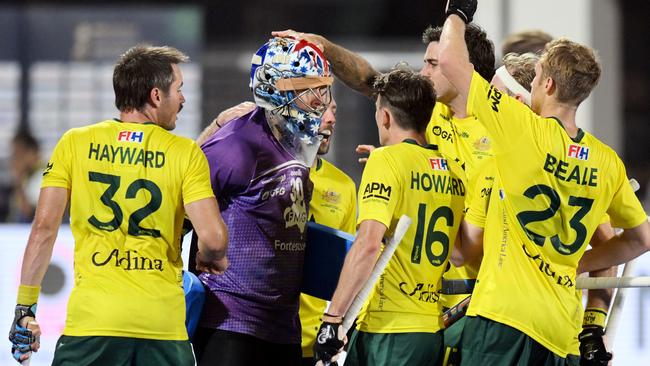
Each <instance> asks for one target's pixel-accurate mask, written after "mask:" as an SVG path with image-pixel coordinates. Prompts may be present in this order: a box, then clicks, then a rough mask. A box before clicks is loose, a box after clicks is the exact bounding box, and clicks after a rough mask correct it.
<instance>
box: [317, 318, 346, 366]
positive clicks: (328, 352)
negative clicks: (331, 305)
mask: <svg viewBox="0 0 650 366" xmlns="http://www.w3.org/2000/svg"><path fill="white" fill-rule="evenodd" d="M342 327H343V325H342V324H341V323H330V322H323V323H321V325H320V328H319V329H318V333H316V343H314V362H318V361H323V362H330V361H331V360H332V357H334V356H336V355H337V354H338V353H339V352H340V351H341V349H342V348H343V345H345V343H344V342H343V340H341V339H340V338H339V332H343V328H342Z"/></svg>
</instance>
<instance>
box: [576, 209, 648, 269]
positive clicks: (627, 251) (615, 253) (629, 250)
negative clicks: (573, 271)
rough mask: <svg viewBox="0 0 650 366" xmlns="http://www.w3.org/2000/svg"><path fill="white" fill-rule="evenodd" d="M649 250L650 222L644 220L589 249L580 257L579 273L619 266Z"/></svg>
mask: <svg viewBox="0 0 650 366" xmlns="http://www.w3.org/2000/svg"><path fill="white" fill-rule="evenodd" d="M647 251H650V224H649V223H648V222H647V221H644V222H643V223H641V224H640V225H638V226H636V227H634V228H632V229H626V230H624V231H623V233H622V234H621V235H617V236H614V237H613V238H611V239H609V240H608V241H606V242H605V243H603V244H602V245H598V246H596V247H594V248H593V249H591V250H587V251H586V252H585V253H584V255H583V256H582V258H580V262H579V263H578V270H577V273H583V272H593V271H598V270H603V269H607V268H610V267H613V266H617V265H619V264H623V263H626V262H629V261H630V260H631V259H634V258H636V257H638V256H640V255H641V254H643V253H645V252H647Z"/></svg>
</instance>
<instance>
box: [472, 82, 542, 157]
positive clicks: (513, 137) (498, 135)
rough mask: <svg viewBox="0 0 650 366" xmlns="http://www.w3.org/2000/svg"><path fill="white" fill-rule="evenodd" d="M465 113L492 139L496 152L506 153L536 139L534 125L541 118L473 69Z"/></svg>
mask: <svg viewBox="0 0 650 366" xmlns="http://www.w3.org/2000/svg"><path fill="white" fill-rule="evenodd" d="M467 113H468V114H469V115H474V116H476V117H477V118H478V120H479V121H480V122H481V123H482V124H483V125H484V126H485V128H486V130H487V131H488V133H489V134H490V136H491V137H492V139H493V140H494V144H493V146H492V147H493V149H494V151H495V153H496V154H499V153H503V152H507V151H509V150H511V149H512V148H515V147H517V145H518V144H520V143H522V142H524V141H531V140H532V141H535V136H534V130H535V125H536V124H537V123H540V119H541V117H539V116H538V115H537V114H535V113H534V112H533V111H532V110H531V109H530V108H528V106H526V105H525V104H524V103H521V102H519V101H518V100H516V99H515V98H512V97H510V96H509V95H507V94H506V93H502V92H501V91H499V89H497V88H495V87H493V86H492V85H490V84H489V83H488V82H487V81H486V80H485V79H483V77H482V76H481V75H479V74H478V73H477V72H474V74H473V75H472V82H471V84H470V89H469V94H468V96H467Z"/></svg>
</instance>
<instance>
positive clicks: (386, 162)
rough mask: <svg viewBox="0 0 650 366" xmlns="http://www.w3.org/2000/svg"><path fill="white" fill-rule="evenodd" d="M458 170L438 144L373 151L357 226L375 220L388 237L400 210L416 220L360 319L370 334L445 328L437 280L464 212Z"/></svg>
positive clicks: (461, 178) (362, 188) (365, 173)
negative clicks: (380, 224) (443, 153)
mask: <svg viewBox="0 0 650 366" xmlns="http://www.w3.org/2000/svg"><path fill="white" fill-rule="evenodd" d="M465 192H466V186H465V182H464V173H463V170H462V168H460V166H459V165H458V164H456V163H455V162H454V161H452V160H449V159H446V158H444V157H443V156H442V155H441V154H440V153H439V152H438V151H437V150H436V149H435V147H433V146H431V145H429V146H426V147H423V146H419V145H417V144H416V143H415V142H413V141H411V140H406V141H404V142H402V143H399V144H396V145H391V146H386V147H381V148H378V149H376V150H375V151H373V152H372V153H371V154H370V157H369V158H368V162H367V163H366V167H365V169H364V171H363V177H362V180H361V185H360V187H359V195H358V200H359V218H358V220H357V222H358V223H359V224H360V223H361V222H363V221H365V220H376V221H378V222H381V223H383V224H384V225H385V226H386V227H387V233H386V236H387V237H389V236H391V235H392V234H393V230H394V229H395V225H396V223H397V221H398V220H399V218H400V217H401V216H402V215H407V216H409V217H410V218H411V219H412V220H413V223H412V224H411V226H410V228H409V229H408V231H407V232H406V235H405V236H404V239H402V241H401V242H400V244H399V245H398V247H397V249H396V251H395V254H394V256H393V257H392V259H391V260H390V262H389V264H388V266H387V267H386V269H385V270H384V273H383V274H382V275H381V277H380V279H379V281H378V283H377V285H376V286H375V288H374V289H373V291H372V292H371V294H370V297H369V300H368V302H367V304H366V305H365V306H364V309H363V310H362V312H361V314H360V315H359V319H358V323H359V326H358V329H359V330H361V331H363V332H369V333H415V332H425V333H435V332H438V331H439V330H440V329H442V328H443V324H442V321H441V319H440V315H441V310H442V306H441V304H440V301H439V295H440V288H441V277H442V273H443V271H444V270H445V268H446V266H447V260H448V258H449V255H450V254H451V250H452V246H453V245H454V240H455V238H456V234H457V232H458V226H459V224H460V221H461V220H462V216H463V207H464V201H465Z"/></svg>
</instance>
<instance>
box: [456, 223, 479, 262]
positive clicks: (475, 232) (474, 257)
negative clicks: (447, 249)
mask: <svg viewBox="0 0 650 366" xmlns="http://www.w3.org/2000/svg"><path fill="white" fill-rule="evenodd" d="M483 232H484V230H483V228H482V227H480V226H477V225H475V224H472V223H471V222H469V221H468V220H463V221H461V223H460V229H459V230H458V238H457V240H456V243H455V245H454V252H452V258H451V261H452V264H453V265H455V266H456V267H459V266H462V265H471V266H472V267H475V268H478V266H479V265H480V263H481V259H482V258H483Z"/></svg>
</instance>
